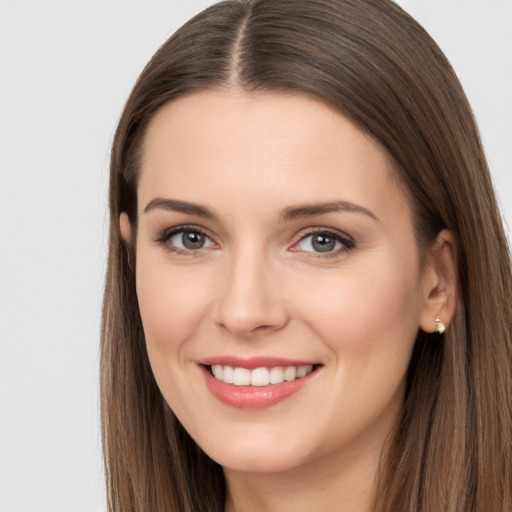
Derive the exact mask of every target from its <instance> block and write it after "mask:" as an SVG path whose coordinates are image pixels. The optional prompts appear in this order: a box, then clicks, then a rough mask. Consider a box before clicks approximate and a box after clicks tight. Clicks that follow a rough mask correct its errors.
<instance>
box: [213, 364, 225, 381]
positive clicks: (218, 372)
mask: <svg viewBox="0 0 512 512" xmlns="http://www.w3.org/2000/svg"><path fill="white" fill-rule="evenodd" d="M212 373H213V376H214V377H215V378H216V379H217V380H222V374H223V371H222V366H221V365H220V364H214V365H213V366H212Z"/></svg>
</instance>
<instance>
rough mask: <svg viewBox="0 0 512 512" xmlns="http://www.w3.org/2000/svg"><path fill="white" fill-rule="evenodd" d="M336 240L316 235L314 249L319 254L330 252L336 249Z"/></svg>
mask: <svg viewBox="0 0 512 512" xmlns="http://www.w3.org/2000/svg"><path fill="white" fill-rule="evenodd" d="M335 245H336V240H335V239H334V238H332V237H330V236H325V235H315V236H314V238H313V248H314V249H315V251H318V252H328V251H332V250H333V249H334V246H335Z"/></svg>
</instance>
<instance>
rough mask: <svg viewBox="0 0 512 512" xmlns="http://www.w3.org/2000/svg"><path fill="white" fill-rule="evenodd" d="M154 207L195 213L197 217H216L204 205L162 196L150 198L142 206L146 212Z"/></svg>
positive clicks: (190, 213) (189, 213)
mask: <svg viewBox="0 0 512 512" xmlns="http://www.w3.org/2000/svg"><path fill="white" fill-rule="evenodd" d="M156 208H161V209H163V210H169V211H172V212H180V213H186V214H188V215H197V216H198V217H203V218H205V219H215V218H216V217H215V215H214V214H213V212H212V211H210V210H209V209H208V208H206V207H205V206H201V205H199V204H194V203H188V202H185V201H178V200H177V199H164V198H162V197H157V198H155V199H153V200H151V201H150V202H149V203H148V204H147V205H146V208H144V213H148V212H149V211H151V210H154V209H156Z"/></svg>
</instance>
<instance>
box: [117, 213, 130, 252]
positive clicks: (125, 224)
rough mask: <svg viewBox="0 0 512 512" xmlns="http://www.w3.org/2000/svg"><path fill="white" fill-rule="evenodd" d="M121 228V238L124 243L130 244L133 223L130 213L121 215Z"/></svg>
mask: <svg viewBox="0 0 512 512" xmlns="http://www.w3.org/2000/svg"><path fill="white" fill-rule="evenodd" d="M119 229H120V230H121V238H122V239H123V241H124V243H125V244H126V245H127V246H129V245H130V243H131V241H132V225H131V223H130V219H129V218H128V214H126V213H125V212H123V213H121V215H119Z"/></svg>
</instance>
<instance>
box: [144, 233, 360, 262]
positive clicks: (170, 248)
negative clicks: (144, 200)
mask: <svg viewBox="0 0 512 512" xmlns="http://www.w3.org/2000/svg"><path fill="white" fill-rule="evenodd" d="M187 231H189V232H191V233H197V234H199V235H202V236H204V237H205V238H206V239H208V240H209V241H210V242H211V243H212V245H216V244H215V242H213V240H212V238H211V237H210V236H209V235H208V233H207V232H206V231H205V230H204V229H203V228H200V227H199V226H194V225H182V226H175V227H173V228H168V229H165V230H164V231H162V232H161V233H160V235H158V236H157V237H156V238H155V239H154V241H155V243H157V244H159V245H161V246H163V247H164V249H165V250H166V251H167V252H169V253H173V254H178V255H183V256H199V255H200V253H201V249H208V247H200V248H198V249H196V250H194V249H182V248H180V247H176V246H174V245H170V243H169V241H170V239H171V238H172V237H173V236H175V235H179V234H182V233H185V232H187ZM314 235H325V236H326V237H328V238H331V239H334V240H335V242H339V243H340V244H341V245H342V247H341V248H339V249H336V250H333V251H328V252H327V251H326V252H325V253H322V252H320V251H301V250H300V249H293V247H296V246H298V245H299V244H300V243H301V242H303V241H304V240H306V239H307V238H309V237H312V236H314ZM355 248H356V243H355V240H354V239H353V238H352V237H351V236H348V235H346V234H344V233H341V232H339V231H335V230H332V229H328V228H323V227H322V228H316V229H310V230H309V231H307V232H306V233H305V234H304V235H303V236H301V237H300V239H299V240H298V241H297V242H295V243H294V244H293V246H292V248H291V249H290V250H292V251H293V252H304V253H306V254H307V257H311V258H331V257H336V256H339V255H340V254H342V253H347V252H350V251H351V250H353V249H355Z"/></svg>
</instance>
